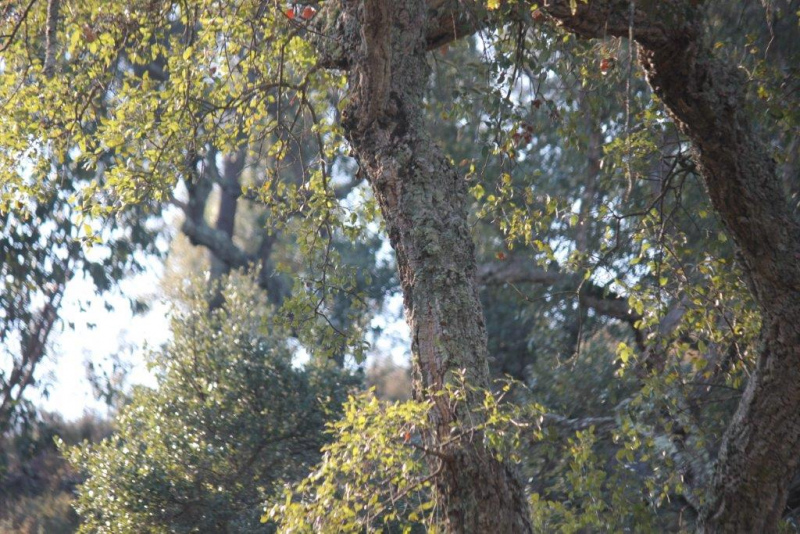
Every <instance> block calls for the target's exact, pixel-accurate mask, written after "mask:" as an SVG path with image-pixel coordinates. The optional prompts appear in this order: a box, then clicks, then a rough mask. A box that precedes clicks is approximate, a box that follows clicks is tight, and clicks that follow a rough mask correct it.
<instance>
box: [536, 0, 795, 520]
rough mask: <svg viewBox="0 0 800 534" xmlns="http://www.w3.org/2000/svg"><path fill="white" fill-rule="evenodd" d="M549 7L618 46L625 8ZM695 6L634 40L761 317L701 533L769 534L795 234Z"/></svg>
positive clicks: (789, 400)
mask: <svg viewBox="0 0 800 534" xmlns="http://www.w3.org/2000/svg"><path fill="white" fill-rule="evenodd" d="M568 4H569V3H568V2H567V1H566V0H550V1H549V2H547V3H546V9H547V10H548V12H549V13H550V14H551V15H553V16H554V17H556V18H557V19H559V20H560V21H561V22H562V23H563V24H564V26H565V27H566V28H568V29H569V30H571V31H574V32H576V33H579V34H581V35H583V36H586V37H599V36H601V35H602V33H601V32H606V31H607V32H608V35H617V36H628V35H629V31H631V28H630V22H631V17H630V12H629V11H628V7H629V5H630V3H629V2H628V1H619V0H609V1H606V2H591V3H590V4H588V5H584V4H580V3H579V7H578V10H577V11H576V12H575V13H572V11H571V10H570V7H569V5H568ZM696 4H697V2H692V1H691V0H673V1H662V2H655V3H652V2H648V3H647V4H645V3H642V6H643V7H642V8H641V9H638V10H636V11H635V13H634V16H633V18H632V20H633V22H634V25H633V29H632V33H633V35H634V38H635V39H636V41H638V42H639V43H640V44H641V45H642V51H641V59H642V65H643V66H644V69H645V72H646V73H647V77H648V81H649V82H650V85H651V86H652V88H653V91H654V92H655V93H656V95H658V96H659V98H661V99H662V100H663V101H664V103H665V105H666V106H667V109H668V110H669V111H670V113H671V114H672V116H673V118H674V119H675V122H676V123H677V125H678V126H679V127H680V128H681V130H682V131H683V132H684V133H685V134H686V135H687V136H688V137H689V138H690V139H691V140H692V141H693V144H694V148H695V159H696V161H697V163H698V164H699V166H700V170H701V173H702V175H703V178H704V180H705V183H706V187H707V189H708V194H709V197H710V198H711V202H712V203H713V205H714V208H715V209H716V211H717V212H718V213H719V215H720V218H721V219H722V221H723V223H724V225H725V227H726V228H727V230H728V232H730V234H731V235H732V236H733V238H734V240H735V241H736V244H737V245H738V247H739V249H740V251H741V261H742V264H743V268H744V271H745V273H746V275H747V276H748V278H749V281H750V286H751V289H752V291H753V293H754V295H755V298H756V301H757V302H758V304H759V307H760V310H761V315H762V331H761V347H760V351H759V355H758V363H757V367H756V370H755V372H754V373H753V375H752V377H751V378H750V381H749V383H748V385H747V389H746V390H745V394H744V396H743V397H742V400H741V402H740V404H739V408H738V410H737V411H736V414H735V415H734V417H733V420H732V421H731V423H730V426H729V427H728V430H727V431H726V433H725V436H724V438H723V442H722V446H721V449H720V453H719V457H718V460H717V466H716V471H715V474H714V480H713V482H712V486H711V488H710V489H709V495H708V504H707V507H706V510H705V511H704V514H703V518H702V521H703V525H702V527H701V529H704V530H705V531H707V532H776V531H777V530H778V522H779V520H780V518H781V515H782V513H783V509H784V506H785V503H786V497H787V488H788V485H789V482H790V481H791V479H792V476H793V475H794V473H795V471H796V468H797V465H798V458H800V223H799V222H798V221H797V220H796V219H795V218H794V217H793V216H792V214H791V211H790V209H789V205H788V203H787V200H786V196H785V192H784V191H783V190H782V186H781V181H780V179H779V177H778V175H777V172H776V167H775V163H774V161H773V160H772V159H771V157H770V155H769V152H768V150H767V148H766V146H765V145H764V143H763V142H762V141H760V140H759V139H758V137H757V135H756V134H755V132H754V128H753V126H752V124H750V122H749V120H748V116H747V114H746V110H745V91H744V88H745V83H746V80H744V78H743V77H742V75H741V73H740V72H739V71H737V70H736V67H735V66H732V65H727V64H725V63H724V62H722V61H720V60H717V59H715V58H714V57H713V55H712V53H711V50H710V48H709V47H708V46H707V44H706V43H705V42H704V40H703V27H702V24H703V21H702V16H701V14H700V12H699V10H698V9H697V7H696Z"/></svg>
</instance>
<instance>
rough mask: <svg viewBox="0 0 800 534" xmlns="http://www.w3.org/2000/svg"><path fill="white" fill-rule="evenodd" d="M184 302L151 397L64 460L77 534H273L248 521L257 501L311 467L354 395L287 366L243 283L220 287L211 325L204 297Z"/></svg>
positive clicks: (330, 379) (264, 309)
mask: <svg viewBox="0 0 800 534" xmlns="http://www.w3.org/2000/svg"><path fill="white" fill-rule="evenodd" d="M201 285H202V284H201ZM187 292H188V293H187V295H186V298H187V299H188V300H189V302H190V303H191V305H190V306H189V308H188V309H187V310H186V311H184V312H182V313H178V314H176V316H175V317H174V318H173V320H172V332H173V339H172V341H171V342H170V343H169V344H168V345H167V346H166V347H165V348H164V349H163V350H162V351H160V352H156V353H155V354H153V356H152V363H151V365H152V369H153V370H154V372H155V373H156V375H157V377H158V387H157V388H156V389H155V390H150V389H147V388H144V387H139V388H137V389H136V390H135V391H134V393H133V396H132V400H131V402H130V404H129V405H127V406H125V407H124V408H123V409H122V410H121V411H120V414H119V416H118V417H117V418H116V420H115V427H116V432H115V434H114V435H113V436H111V437H110V438H109V439H107V440H105V441H103V442H102V443H100V444H98V445H89V444H87V445H84V446H82V447H80V448H76V449H73V450H71V452H70V459H71V462H72V464H73V465H74V466H75V467H76V468H78V469H81V470H83V471H85V473H86V475H87V479H86V481H85V482H84V483H83V484H82V485H81V486H80V488H79V491H78V492H79V497H78V501H77V505H76V509H77V510H78V512H79V513H80V514H81V515H82V516H83V518H84V521H85V522H84V523H83V525H82V526H81V529H82V531H84V532H145V531H147V532H164V531H171V532H189V531H196V530H198V529H199V530H201V531H220V530H226V529H232V530H235V531H247V532H257V531H266V532H269V531H272V527H270V526H269V525H261V524H260V523H259V521H258V519H259V517H260V515H261V512H262V511H263V508H262V506H263V502H264V500H265V499H266V498H267V497H268V496H269V495H271V494H273V493H274V492H275V491H276V490H277V489H278V488H279V487H280V484H281V483H283V482H284V481H291V480H294V479H297V478H298V477H301V476H303V475H304V474H305V473H306V471H307V469H309V468H310V466H311V465H313V464H314V463H315V462H316V461H317V460H318V458H319V454H320V453H319V448H320V447H321V445H322V444H323V443H325V441H326V440H327V438H326V437H325V436H324V435H323V434H322V428H323V426H324V424H325V423H326V422H327V421H329V420H331V419H333V418H335V417H336V415H337V414H338V413H339V411H340V406H341V403H342V401H343V400H344V395H345V393H346V391H347V389H348V388H350V387H355V386H357V385H358V383H359V380H360V379H359V378H358V377H357V376H355V375H352V374H350V373H348V372H346V371H343V370H340V369H337V368H335V367H334V366H332V365H330V364H327V365H326V364H325V363H321V362H309V363H307V364H306V365H305V366H304V367H297V366H295V364H294V363H293V358H294V357H295V356H296V354H295V353H294V351H293V350H292V348H291V345H290V343H289V342H288V339H287V335H286V331H285V330H284V329H282V328H281V327H280V326H278V325H277V324H276V322H275V320H274V315H273V313H272V311H271V310H270V307H269V306H268V305H267V303H266V301H265V297H264V295H263V293H261V292H260V290H258V289H257V288H256V287H254V285H253V282H252V279H251V278H249V277H246V276H242V275H235V276H233V275H232V276H231V277H230V278H229V279H227V280H226V282H225V285H224V288H223V292H222V294H223V295H224V298H225V307H224V309H217V310H215V311H213V312H211V313H209V312H208V311H207V300H206V298H207V296H208V293H207V292H206V291H202V290H198V289H197V285H194V286H192V287H190V288H189V289H187Z"/></svg>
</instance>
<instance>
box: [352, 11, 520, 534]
mask: <svg viewBox="0 0 800 534" xmlns="http://www.w3.org/2000/svg"><path fill="white" fill-rule="evenodd" d="M342 17H343V18H342V20H343V21H344V25H345V28H344V33H345V35H346V36H349V38H350V41H349V42H348V43H347V44H346V45H345V47H346V50H347V52H346V53H347V56H348V58H347V64H348V65H349V67H350V69H349V72H348V76H349V85H350V102H349V104H348V106H347V108H346V110H345V111H344V113H343V126H344V129H345V132H346V134H347V136H348V139H349V140H350V142H351V145H352V147H353V150H354V154H355V156H356V157H357V158H358V161H359V163H360V165H361V167H362V168H363V169H364V170H365V171H366V174H367V176H368V177H369V179H370V182H371V185H372V189H373V191H374V194H375V197H376V198H377V200H378V202H379V204H380V208H381V211H382V214H383V217H384V220H385V222H386V227H387V230H388V234H389V238H390V241H391V244H392V247H394V249H395V252H396V254H397V265H398V270H399V274H400V280H401V284H402V288H403V294H404V305H405V312H406V319H407V322H408V324H409V327H410V329H411V333H412V358H413V360H412V364H413V375H414V395H415V397H416V398H429V397H428V396H429V395H435V394H436V393H437V392H440V391H441V390H442V389H443V387H444V386H445V384H447V383H449V382H452V381H453V379H454V377H455V374H456V373H459V372H461V373H463V374H464V376H465V379H466V382H467V383H468V384H469V385H470V386H474V387H478V388H487V387H489V385H490V384H489V372H488V365H487V345H486V332H485V326H484V320H483V314H482V310H481V306H480V301H479V299H478V293H477V285H476V280H475V275H476V266H475V254H474V246H473V243H472V238H471V235H470V230H469V226H468V224H467V212H466V201H467V187H466V184H465V182H464V181H463V180H462V179H461V178H460V177H459V176H458V174H457V173H456V171H455V169H454V168H453V167H452V166H451V165H450V163H449V162H448V160H447V159H446V158H445V156H444V155H443V154H442V152H441V150H440V149H439V148H438V147H437V146H436V145H434V144H433V142H432V141H431V139H430V137H429V135H428V133H427V129H426V125H425V121H424V113H423V112H424V107H423V92H424V89H425V86H426V84H427V80H428V75H429V70H430V69H429V67H428V64H427V62H426V59H425V52H426V48H427V42H426V26H427V23H428V21H427V20H426V18H427V10H426V4H425V2H424V1H423V0H403V1H393V0H363V1H349V2H347V3H346V4H345V7H344V13H343V15H342ZM430 398H432V399H434V400H435V407H434V409H433V410H432V414H433V415H432V418H433V421H432V422H433V427H434V428H435V431H434V435H432V436H430V438H429V439H430V444H429V446H431V447H433V448H435V449H436V450H437V451H439V452H440V453H441V454H440V455H437V457H436V458H433V459H432V461H433V462H434V463H435V464H436V469H440V470H441V471H440V475H439V476H438V477H437V484H436V488H437V498H438V499H439V504H440V507H441V509H442V510H443V511H444V515H445V519H446V525H447V528H448V530H449V531H450V532H459V533H460V532H468V533H470V532H474V533H485V532H504V533H505V532H508V533H514V532H531V525H530V520H529V515H528V505H527V499H526V497H525V493H524V488H523V486H522V484H521V483H520V481H519V480H518V478H517V477H516V476H515V474H514V472H513V470H512V469H511V468H510V466H508V465H506V464H505V463H503V462H500V461H498V460H497V459H496V458H495V457H494V456H493V454H492V452H491V451H490V450H488V449H487V448H486V447H485V446H484V445H483V443H482V436H480V435H479V433H476V434H475V435H474V436H472V437H465V438H463V439H462V440H456V441H452V440H450V444H449V445H447V444H446V443H447V442H448V440H449V438H451V437H452V436H451V433H450V431H451V429H453V428H454V426H455V425H457V424H458V422H459V421H462V422H468V421H470V419H469V418H470V417H477V415H476V414H474V413H473V412H471V411H470V405H471V406H473V407H475V406H479V405H480V402H481V401H480V394H478V393H470V394H468V396H467V401H466V403H464V404H461V405H459V406H457V407H453V406H452V404H450V403H448V402H445V400H444V399H442V398H441V397H436V396H432V397H430ZM440 462H441V465H439V463H440Z"/></svg>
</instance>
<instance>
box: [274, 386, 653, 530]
mask: <svg viewBox="0 0 800 534" xmlns="http://www.w3.org/2000/svg"><path fill="white" fill-rule="evenodd" d="M468 387H470V386H468V385H466V384H465V383H464V382H463V379H461V378H457V379H456V380H455V381H454V383H453V384H451V385H449V386H447V387H446V388H445V389H444V390H443V391H442V392H441V393H440V394H437V395H435V396H431V397H429V398H427V399H426V400H422V401H417V400H408V401H403V402H398V401H384V400H380V399H378V398H377V397H376V396H375V394H374V391H368V392H365V393H361V394H359V395H356V396H351V397H350V398H349V400H348V402H347V403H346V405H345V410H344V417H343V418H342V419H341V420H339V421H336V422H333V423H330V424H329V425H328V433H329V434H330V435H331V436H332V438H333V439H334V441H333V442H332V443H330V444H329V445H326V446H325V447H324V448H323V450H324V453H325V454H324V457H323V460H322V463H321V464H320V465H319V466H318V467H317V468H316V470H314V471H313V472H312V473H311V474H310V475H309V476H308V477H307V478H306V479H305V480H303V481H302V482H300V483H299V484H296V485H295V486H293V487H289V488H287V489H286V490H285V492H284V498H283V499H280V500H277V499H276V500H275V501H274V504H273V505H272V507H271V508H270V510H269V512H268V513H267V514H265V515H264V520H265V521H266V520H276V521H278V522H279V525H280V528H281V530H282V531H285V532H323V533H328V532H330V533H333V532H365V531H366V532H418V531H419V532H423V531H424V532H440V531H442V529H443V524H442V521H443V517H442V516H441V510H439V509H437V508H436V506H435V499H434V494H435V491H436V482H437V477H438V476H439V474H440V470H439V467H440V464H441V463H442V462H446V461H448V459H447V458H448V454H450V453H451V452H450V451H453V450H454V449H453V445H454V444H457V443H458V442H459V441H460V440H481V441H482V442H483V443H484V444H485V445H486V446H487V447H491V449H492V450H493V451H495V454H497V455H498V456H500V457H505V458H507V459H509V460H511V461H513V462H514V463H515V464H517V465H518V468H520V469H526V470H527V469H529V468H528V467H526V466H525V465H524V464H525V461H526V459H528V458H530V454H529V453H530V449H532V448H543V447H547V448H550V449H551V450H553V449H558V450H557V453H556V455H557V456H559V458H560V461H562V462H563V465H564V468H563V470H562V471H561V472H560V473H559V474H558V476H556V477H554V478H553V479H551V480H548V484H547V485H546V486H545V487H543V489H542V492H541V493H539V492H536V491H534V492H533V493H531V496H530V499H531V500H530V506H531V513H532V519H533V522H534V525H535V526H536V528H537V529H538V530H537V531H543V532H549V531H554V530H558V531H561V532H582V531H586V530H587V529H588V530H617V529H619V530H624V529H626V528H631V527H635V528H636V529H637V531H639V532H645V531H653V532H655V531H656V529H655V527H654V519H655V517H656V516H655V507H654V506H653V504H655V503H654V501H652V500H651V499H650V498H649V497H648V493H647V488H646V487H645V486H643V485H641V483H637V482H636V480H637V478H638V475H637V474H636V473H634V472H632V470H631V466H630V464H623V463H620V462H612V463H608V462H607V461H606V460H605V459H604V458H603V457H602V456H600V455H599V454H598V453H597V449H596V437H595V429H594V427H592V426H590V427H588V428H586V429H585V430H578V431H576V432H575V433H574V435H573V436H572V437H570V438H568V439H566V440H565V442H564V443H563V444H560V445H559V444H558V443H557V442H556V439H555V436H556V435H557V431H556V428H555V425H556V424H558V423H557V420H556V419H554V418H552V417H551V416H550V415H549V414H547V413H545V411H544V409H543V407H542V406H541V405H539V404H537V403H536V402H533V401H531V400H530V397H529V396H528V397H526V400H527V402H516V403H510V402H507V395H509V394H512V392H513V395H514V396H516V397H518V399H519V398H520V397H521V396H525V395H526V393H523V392H524V391H525V388H524V386H522V385H521V384H519V383H514V382H505V383H498V394H492V393H489V392H485V394H484V402H483V405H482V406H480V407H475V409H474V410H473V411H472V413H473V415H474V417H475V421H483V422H482V423H476V422H475V421H471V422H470V421H462V422H458V423H457V424H456V426H455V427H454V428H453V431H452V433H451V438H450V440H448V442H447V443H443V444H442V445H440V446H438V447H433V446H431V444H430V443H431V441H430V433H431V432H432V431H433V427H432V426H431V422H430V421H431V420H430V419H429V417H428V416H429V412H430V409H431V407H432V405H433V403H434V402H446V403H449V404H450V405H456V404H458V403H463V402H466V398H467V396H466V394H465V391H466V388H468ZM527 394H529V392H528V393H527ZM558 421H560V419H559V420H558ZM554 452H555V451H554ZM540 454H541V453H540ZM633 456H636V457H637V458H640V459H641V455H640V454H639V453H637V452H634V453H633ZM531 480H533V479H531ZM631 483H633V485H631Z"/></svg>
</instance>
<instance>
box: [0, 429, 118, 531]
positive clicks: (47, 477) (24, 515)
mask: <svg viewBox="0 0 800 534" xmlns="http://www.w3.org/2000/svg"><path fill="white" fill-rule="evenodd" d="M110 432H111V428H110V425H109V424H108V422H107V421H104V420H101V419H98V418H97V417H96V416H93V415H84V416H83V417H82V418H81V419H79V420H77V421H74V422H66V421H63V420H62V419H61V418H60V417H59V416H57V415H55V414H49V413H39V414H38V415H37V417H36V419H35V420H30V421H28V422H27V426H26V425H21V426H18V427H16V428H15V429H14V430H13V431H11V432H8V433H6V434H5V435H4V436H3V437H2V439H0V451H1V454H0V531H2V532H8V533H14V534H36V533H39V532H47V533H50V532H52V533H54V534H60V533H71V532H75V531H76V530H77V528H78V525H79V522H80V521H79V518H78V515H77V514H76V513H75V510H74V509H73V508H72V505H73V502H74V489H75V486H76V485H77V484H78V483H79V482H80V476H79V475H78V473H77V471H76V470H75V469H73V468H72V467H70V466H69V464H68V463H67V461H66V459H65V458H64V457H63V456H62V455H61V453H60V451H59V450H58V449H57V448H56V444H55V439H54V438H56V437H58V438H59V439H60V440H62V441H63V442H64V443H66V444H69V445H77V444H78V443H80V442H81V441H84V442H86V441H88V442H93V443H96V442H98V441H99V440H101V439H103V438H105V437H107V436H108V435H109V434H110Z"/></svg>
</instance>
